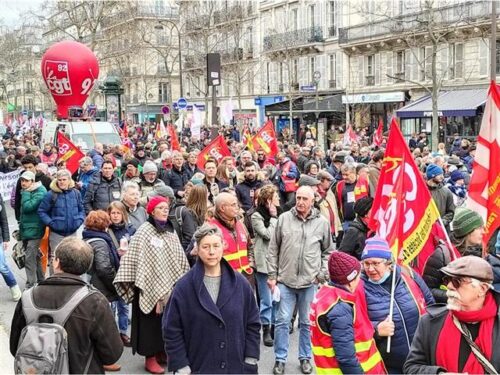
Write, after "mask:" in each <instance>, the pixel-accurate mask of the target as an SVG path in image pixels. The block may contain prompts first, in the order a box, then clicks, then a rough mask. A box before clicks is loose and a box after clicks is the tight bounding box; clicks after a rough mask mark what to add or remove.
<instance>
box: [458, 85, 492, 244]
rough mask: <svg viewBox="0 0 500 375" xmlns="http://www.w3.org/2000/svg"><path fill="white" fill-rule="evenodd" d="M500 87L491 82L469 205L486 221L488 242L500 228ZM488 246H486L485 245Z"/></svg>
mask: <svg viewBox="0 0 500 375" xmlns="http://www.w3.org/2000/svg"><path fill="white" fill-rule="evenodd" d="M498 160H500V88H499V86H497V85H496V84H495V82H493V81H492V82H491V84H490V90H489V93H488V99H487V100H486V105H485V108H484V114H483V120H482V122H481V130H480V131H479V136H478V138H477V150H476V156H475V159H474V164H473V167H472V176H471V179H470V185H469V197H468V199H467V202H466V206H467V207H468V208H470V209H471V210H473V211H476V212H477V213H479V214H480V215H481V216H482V218H483V221H484V224H485V226H484V236H483V243H484V244H485V245H486V244H487V243H488V241H489V240H490V239H491V237H492V235H493V234H494V233H495V231H496V229H497V228H498V227H500V163H499V162H498ZM484 248H486V246H485V247H484Z"/></svg>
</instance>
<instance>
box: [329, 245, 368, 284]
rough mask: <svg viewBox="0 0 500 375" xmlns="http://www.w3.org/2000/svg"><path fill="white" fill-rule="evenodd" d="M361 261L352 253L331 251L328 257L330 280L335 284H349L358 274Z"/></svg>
mask: <svg viewBox="0 0 500 375" xmlns="http://www.w3.org/2000/svg"><path fill="white" fill-rule="evenodd" d="M360 271H361V263H359V260H357V259H356V258H354V257H353V256H352V255H349V254H347V253H344V252H342V251H333V252H332V254H331V255H330V258H329V259H328V272H329V273H330V280H332V281H333V282H334V283H336V284H340V285H345V284H349V283H350V282H351V281H352V280H354V279H355V278H356V276H358V275H359V273H360Z"/></svg>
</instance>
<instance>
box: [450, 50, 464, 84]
mask: <svg viewBox="0 0 500 375" xmlns="http://www.w3.org/2000/svg"><path fill="white" fill-rule="evenodd" d="M449 50H450V51H449V59H450V72H451V74H450V78H451V79H453V78H463V77H464V45H463V44H462V43H454V44H450V48H449Z"/></svg>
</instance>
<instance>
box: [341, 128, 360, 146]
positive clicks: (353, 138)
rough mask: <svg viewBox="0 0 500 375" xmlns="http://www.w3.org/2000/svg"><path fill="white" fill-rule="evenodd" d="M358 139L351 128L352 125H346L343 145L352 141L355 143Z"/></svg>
mask: <svg viewBox="0 0 500 375" xmlns="http://www.w3.org/2000/svg"><path fill="white" fill-rule="evenodd" d="M357 141H358V135H357V134H356V132H355V131H354V129H353V128H352V125H351V124H349V125H347V128H346V130H345V133H344V139H343V140H342V144H343V145H344V146H350V145H351V144H352V143H356V142H357Z"/></svg>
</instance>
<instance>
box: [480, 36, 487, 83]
mask: <svg viewBox="0 0 500 375" xmlns="http://www.w3.org/2000/svg"><path fill="white" fill-rule="evenodd" d="M478 43H479V48H478V49H479V62H478V63H479V76H480V77H484V76H487V75H488V54H489V48H488V44H487V42H486V41H485V40H484V39H479V40H478Z"/></svg>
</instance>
